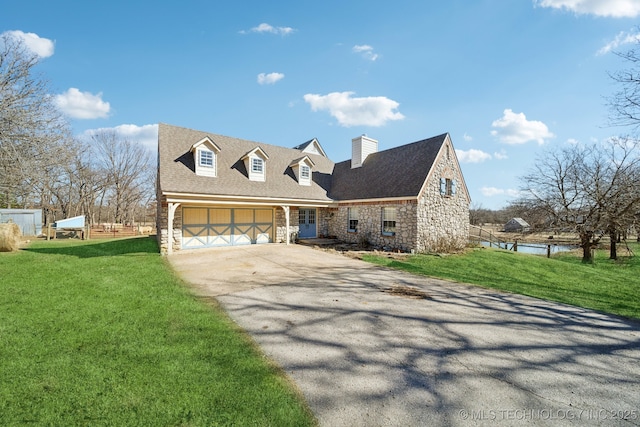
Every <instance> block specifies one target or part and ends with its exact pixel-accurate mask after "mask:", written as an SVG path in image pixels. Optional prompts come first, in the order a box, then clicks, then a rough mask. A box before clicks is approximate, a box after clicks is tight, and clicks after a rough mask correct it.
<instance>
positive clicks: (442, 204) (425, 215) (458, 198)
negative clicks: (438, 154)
mask: <svg viewBox="0 0 640 427" xmlns="http://www.w3.org/2000/svg"><path fill="white" fill-rule="evenodd" d="M452 151H453V150H452ZM451 157H453V155H452V156H451ZM440 178H448V179H451V180H455V181H456V182H457V183H458V185H457V191H456V193H455V194H454V195H452V196H447V195H441V194H440ZM463 182H464V181H463V177H462V173H461V171H460V169H458V167H457V163H456V162H455V160H454V159H453V158H449V159H447V156H446V155H444V156H442V158H441V159H440V160H439V161H438V162H437V163H436V164H435V165H434V170H433V173H432V174H431V177H430V178H429V180H428V181H427V185H426V186H425V188H424V192H423V194H422V195H421V197H420V199H419V200H418V206H417V208H418V210H417V214H418V231H417V241H416V247H415V250H416V252H449V251H453V250H458V249H462V248H464V247H465V246H466V244H467V243H468V241H469V201H470V198H469V195H468V194H466V192H465V188H464V185H462V183H463Z"/></svg>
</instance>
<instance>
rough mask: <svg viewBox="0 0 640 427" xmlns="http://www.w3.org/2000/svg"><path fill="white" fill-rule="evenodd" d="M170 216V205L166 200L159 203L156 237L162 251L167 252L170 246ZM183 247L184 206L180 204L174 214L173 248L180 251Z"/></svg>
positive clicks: (162, 252)
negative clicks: (168, 225) (168, 224)
mask: <svg viewBox="0 0 640 427" xmlns="http://www.w3.org/2000/svg"><path fill="white" fill-rule="evenodd" d="M168 218H169V206H168V205H167V203H166V202H162V203H158V215H157V218H156V221H157V222H156V233H157V234H156V238H157V239H158V246H159V247H160V253H161V254H166V253H167V250H168V248H169V231H168V229H167V221H168ZM181 247H182V208H181V207H180V206H178V209H176V213H175V215H174V216H173V250H174V251H178V250H180V248H181Z"/></svg>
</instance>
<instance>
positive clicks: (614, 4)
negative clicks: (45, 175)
mask: <svg viewBox="0 0 640 427" xmlns="http://www.w3.org/2000/svg"><path fill="white" fill-rule="evenodd" d="M1 9H2V10H1V11H0V33H4V32H12V33H11V34H13V35H14V36H16V37H21V38H23V39H24V40H25V43H26V44H27V45H28V46H30V48H31V49H32V50H33V51H34V52H36V53H37V54H38V55H40V56H41V58H42V60H41V62H40V64H39V65H38V71H39V72H41V73H42V74H43V75H44V76H46V78H47V79H48V80H49V82H50V86H51V91H52V96H55V97H56V98H55V99H56V102H57V103H58V105H59V106H60V108H61V109H62V110H63V111H64V112H65V114H66V115H67V116H68V117H69V119H70V122H71V124H72V127H73V130H74V133H75V134H77V135H79V136H81V137H86V136H87V135H90V134H91V132H94V131H95V130H97V129H104V128H108V129H115V130H116V131H117V132H119V133H121V134H122V135H123V136H125V137H127V138H130V139H131V140H136V141H140V142H141V143H143V144H145V145H147V146H149V147H150V148H151V149H153V150H155V144H156V135H157V123H159V122H163V123H169V124H173V125H177V126H183V127H187V128H192V129H198V130H203V131H209V132H212V133H218V134H223V135H229V136H234V137H238V138H243V139H249V140H254V141H259V142H264V143H268V144H274V145H281V146H289V147H293V146H295V145H298V144H300V143H302V142H304V141H307V140H309V139H311V138H318V140H319V141H320V143H321V144H322V146H323V147H324V149H325V151H326V152H327V155H328V156H329V157H330V158H331V159H332V160H334V161H336V162H337V161H342V160H346V159H349V158H350V156H351V139H352V138H354V137H356V136H359V135H361V134H367V135H368V136H369V137H372V138H375V139H377V140H378V141H379V148H380V149H381V150H384V149H387V148H392V147H395V146H398V145H403V144H406V143H410V142H414V141H418V140H420V139H424V138H428V137H431V136H435V135H439V134H441V133H444V132H449V133H450V134H451V137H452V140H453V143H454V146H455V147H456V152H457V154H458V158H459V160H460V162H461V165H462V169H463V173H464V175H465V180H466V183H467V186H468V187H469V191H470V193H471V198H472V200H473V203H474V207H479V206H482V207H485V208H491V209H499V208H501V207H504V206H505V205H506V204H507V203H508V202H509V200H513V198H514V197H516V196H517V190H518V188H519V186H520V182H519V180H518V178H519V177H520V176H522V175H523V174H524V173H526V172H527V171H528V170H530V169H531V167H532V166H533V162H534V160H535V158H536V156H537V155H538V154H539V153H541V152H542V151H543V150H546V149H549V148H551V147H554V146H562V145H565V144H581V143H586V144H588V143H591V142H603V141H606V139H607V138H609V137H611V136H614V135H620V134H623V133H625V132H627V130H625V129H621V128H613V127H609V126H607V114H608V111H607V108H606V99H605V98H606V97H607V96H610V95H611V94H612V93H613V92H614V91H615V85H614V84H613V82H612V80H611V79H610V77H609V76H608V72H614V71H616V70H619V69H622V68H624V67H626V66H627V64H625V63H624V62H623V61H622V60H621V59H620V58H618V57H617V56H616V55H615V54H614V53H613V52H615V51H625V50H627V49H629V48H631V47H633V46H634V45H635V44H636V43H637V40H638V37H639V36H638V33H639V30H638V27H637V25H638V18H639V16H640V0H475V1H474V0H449V1H438V2H435V1H434V2H432V1H428V2H418V1H415V0H413V1H405V0H397V1H394V2H370V1H344V0H343V1H333V0H325V1H322V2H305V1H296V2H293V1H279V2H254V1H234V2H218V1H191V0H184V1H181V2H155V3H153V2H136V1H118V0H116V1H109V2H89V1H83V2H80V1H78V2H72V1H56V2H52V1H49V0H47V1H44V0H43V1H30V0H24V1H21V2H9V3H8V4H5V5H3V6H2V8H1Z"/></svg>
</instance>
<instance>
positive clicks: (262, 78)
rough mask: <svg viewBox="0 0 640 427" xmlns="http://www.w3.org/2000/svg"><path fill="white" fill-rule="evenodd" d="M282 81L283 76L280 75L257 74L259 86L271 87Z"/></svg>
mask: <svg viewBox="0 0 640 427" xmlns="http://www.w3.org/2000/svg"><path fill="white" fill-rule="evenodd" d="M282 79H284V74H282V73H269V74H265V73H260V74H258V84H261V85H272V84H274V83H275V82H277V81H278V80H282Z"/></svg>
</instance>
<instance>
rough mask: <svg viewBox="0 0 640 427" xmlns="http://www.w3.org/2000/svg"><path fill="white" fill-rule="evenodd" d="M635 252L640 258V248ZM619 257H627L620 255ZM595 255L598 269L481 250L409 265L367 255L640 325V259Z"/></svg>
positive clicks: (412, 260)
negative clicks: (604, 313)
mask: <svg viewBox="0 0 640 427" xmlns="http://www.w3.org/2000/svg"><path fill="white" fill-rule="evenodd" d="M632 249H633V251H634V252H635V253H638V254H640V246H638V245H634V246H632ZM619 253H622V251H621V250H620V252H619ZM608 255H609V253H608V251H605V250H602V251H598V252H596V257H595V263H594V264H583V263H582V262H581V254H575V253H562V254H557V255H554V256H553V257H552V258H549V259H548V258H545V257H543V256H537V255H526V254H519V253H514V252H508V251H504V250H495V249H487V248H476V249H472V250H469V251H467V252H465V253H464V254H458V255H447V256H437V255H415V256H411V257H409V258H407V259H406V260H401V259H391V258H384V257H380V256H374V255H364V256H363V259H364V260H365V261H369V262H372V263H375V264H379V265H384V266H387V267H392V268H397V269H401V270H405V271H409V272H411V273H415V274H422V275H426V276H432V277H440V278H445V279H450V280H454V281H457V282H463V283H471V284H476V285H479V286H483V287H487V288H494V289H500V290H503V291H508V292H514V293H519V294H523V295H530V296H534V297H538V298H542V299H547V300H552V301H558V302H562V303H566V304H571V305H576V306H579V307H585V308H591V309H595V310H600V311H603V312H607V313H611V314H617V315H620V316H625V317H629V318H635V319H640V274H638V273H639V271H640V257H638V256H631V255H627V256H620V257H619V259H618V260H617V261H612V260H609V259H607V257H608Z"/></svg>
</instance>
